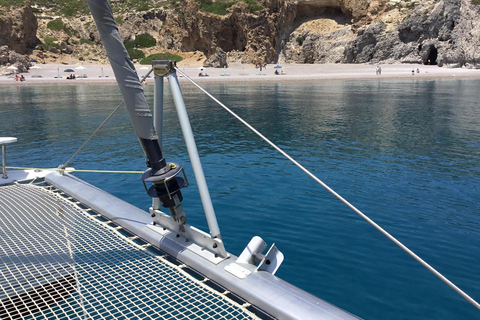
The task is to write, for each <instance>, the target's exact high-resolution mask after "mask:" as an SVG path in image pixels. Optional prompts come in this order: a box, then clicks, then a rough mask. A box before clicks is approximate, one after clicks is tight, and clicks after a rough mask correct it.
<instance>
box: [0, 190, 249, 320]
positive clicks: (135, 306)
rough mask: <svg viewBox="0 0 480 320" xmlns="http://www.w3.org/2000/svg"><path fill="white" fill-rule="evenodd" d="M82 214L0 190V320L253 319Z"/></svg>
mask: <svg viewBox="0 0 480 320" xmlns="http://www.w3.org/2000/svg"><path fill="white" fill-rule="evenodd" d="M87 210H88V209H87ZM87 210H86V209H84V208H82V207H81V206H78V205H77V204H75V203H73V202H72V201H69V200H67V199H65V197H64V196H62V195H60V194H59V193H58V192H57V191H56V190H54V189H53V188H52V187H48V186H36V185H33V184H15V185H10V186H4V187H0V236H1V237H0V318H1V319H9V318H10V319H20V318H27V319H148V318H156V319H256V316H255V315H254V314H253V313H251V312H250V311H249V310H247V309H246V307H247V306H248V304H243V305H242V304H239V303H237V302H235V301H233V300H232V299H229V298H228V297H227V296H226V295H224V294H222V293H220V292H218V291H215V290H213V289H212V288H210V287H209V286H207V285H205V284H204V283H203V282H202V280H199V279H196V278H195V277H193V276H191V275H190V274H189V273H187V272H185V271H184V270H183V269H182V266H178V265H176V264H174V263H171V262H170V261H169V260H168V259H167V258H166V257H165V256H159V255H153V254H150V253H149V252H147V251H146V250H145V246H141V245H139V244H138V243H135V242H134V241H130V240H129V239H128V237H126V236H124V235H122V234H121V233H119V232H118V231H116V229H115V228H113V227H112V226H111V225H109V224H108V222H107V223H104V222H101V221H99V220H98V219H96V218H94V217H93V216H92V215H91V214H89V213H88V212H87Z"/></svg>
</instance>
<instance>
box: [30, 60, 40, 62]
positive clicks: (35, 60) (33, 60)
mask: <svg viewBox="0 0 480 320" xmlns="http://www.w3.org/2000/svg"><path fill="white" fill-rule="evenodd" d="M30 62H38V61H37V60H35V59H30Z"/></svg>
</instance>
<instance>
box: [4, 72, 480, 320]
mask: <svg viewBox="0 0 480 320" xmlns="http://www.w3.org/2000/svg"><path fill="white" fill-rule="evenodd" d="M205 87H206V89H207V90H209V91H210V92H211V93H213V94H214V95H215V96H217V98H219V99H220V100H221V101H223V102H224V103H226V104H227V105H228V106H230V107H231V108H232V109H233V110H234V111H235V112H237V113H238V114H239V115H240V116H242V117H243V118H244V119H246V120H247V121H248V122H250V123H251V124H252V125H253V126H255V127H256V128H257V129H258V130H259V131H260V132H262V133H263V134H265V135H266V136H267V137H269V138H270V139H271V140H272V141H273V142H274V143H276V144H278V145H279V146H280V147H282V148H283V149H284V150H286V151H287V152H288V153H290V154H291V155H292V156H294V157H295V158H296V159H297V160H298V161H299V162H300V163H302V164H303V165H304V166H305V167H307V168H308V169H310V170H311V171H312V172H313V173H314V174H316V175H317V176H318V177H319V178H320V179H322V180H323V181H325V182H326V183H327V184H329V185H330V186H331V187H332V188H333V189H335V190H336V191H337V192H339V193H340V194H341V195H343V196H344V197H345V198H346V199H347V200H349V201H350V202H351V203H352V204H354V205H355V206H357V207H358V208H359V209H360V210H362V211H363V212H364V213H366V214H367V215H369V216H370V217H371V218H372V219H373V220H375V221H376V222H377V223H379V224H380V225H381V226H383V227H384V228H385V229H386V230H387V231H388V232H390V233H391V234H393V235H394V236H396V237H397V238H398V239H399V240H401V241H402V242H404V243H405V244H406V245H407V246H409V247H410V248H411V249H412V250H413V251H415V252H416V253H417V254H419V255H420V256H421V257H423V258H424V259H425V260H426V261H427V262H429V263H430V264H432V265H433V266H434V267H435V268H437V269H438V270H439V271H440V272H442V273H444V274H445V275H446V276H447V277H448V278H449V279H450V280H452V281H453V282H454V283H456V284H457V285H458V286H459V287H460V288H462V289H463V290H464V291H465V292H467V293H468V294H470V295H471V296H472V297H473V298H474V299H476V300H477V301H479V300H480V272H479V271H480V251H479V248H480V205H479V200H480V188H479V185H480V104H479V103H480V90H479V88H480V81H478V80H468V81H467V80H465V81H464V80H436V81H430V80H429V81H418V80H413V79H412V80H404V81H379V82H377V81H365V82H362V81H356V82H351V81H332V82H315V83H298V82H296V83H277V84H276V83H267V84H259V83H254V84H208V85H206V86H205ZM166 89H168V86H166ZM183 93H184V95H185V102H186V105H187V108H188V111H189V115H190V118H191V121H192V127H193V130H194V132H195V138H196V141H197V145H198V147H199V152H200V156H201V158H202V163H203V165H204V170H205V174H206V177H207V182H208V184H209V187H210V192H211V194H212V197H213V203H214V207H215V209H216V213H217V216H218V219H219V224H220V228H221V231H222V234H223V238H224V241H225V243H226V247H227V250H228V251H230V252H232V253H233V254H236V255H238V254H240V252H241V251H242V249H243V248H244V247H245V245H246V244H247V243H248V241H249V240H250V238H251V237H252V236H254V235H259V236H261V237H262V238H264V240H266V241H267V243H269V244H271V243H273V242H275V243H276V245H277V246H278V248H279V249H280V250H281V251H282V252H283V253H284V254H285V262H284V263H283V265H282V267H281V268H280V270H279V271H278V273H277V275H278V276H279V277H281V278H283V279H285V280H287V281H289V282H291V283H293V284H294V285H296V286H298V287H300V288H302V289H304V290H306V291H308V292H311V293H313V294H315V295H316V296H318V297H320V298H323V299H325V300H327V301H329V302H331V303H333V304H335V305H337V306H339V307H342V308H344V309H346V310H348V311H350V312H352V313H354V314H356V315H358V316H361V317H364V318H366V319H480V311H479V310H477V309H476V308H475V307H473V306H472V305H470V304H469V303H467V302H466V301H465V300H464V299H463V298H461V297H460V296H458V295H457V294H456V293H455V292H454V291H453V290H451V289H450V288H448V287H447V286H446V285H445V284H444V283H443V282H441V281H440V280H438V279H437V278H436V277H435V276H433V275H432V274H431V273H430V272H429V271H426V270H425V269H424V268H423V267H421V266H420V265H419V264H418V263H417V262H415V261H414V260H413V259H412V258H410V257H409V256H408V255H407V254H405V253H404V252H403V251H401V250H400V249H399V248H398V247H397V246H396V245H394V244H393V243H391V242H390V241H389V240H387V239H386V238H384V236H382V235H381V234H380V233H379V232H378V231H377V230H375V229H374V228H373V227H371V226H370V225H368V224H367V223H366V222H364V221H363V220H362V219H361V218H359V217H358V216H357V215H356V214H355V213H353V212H352V211H350V210H349V209H348V208H346V207H345V206H344V205H343V204H341V203H340V202H339V201H338V200H336V199H335V198H334V197H333V196H331V195H330V194H328V193H327V192H326V191H325V190H324V189H323V188H322V187H320V186H319V185H317V184H316V183H314V182H313V181H312V180H311V179H310V178H308V177H307V176H306V175H305V174H304V173H303V172H301V171H300V170H299V169H298V168H296V167H295V166H293V165H292V164H291V163H289V162H288V161H287V160H286V159H284V158H283V157H282V156H281V155H279V154H278V153H276V151H274V150H272V149H271V148H270V147H269V146H268V145H267V144H266V143H264V142H263V141H261V140H260V139H259V138H257V137H256V136H255V135H254V134H253V133H251V132H249V131H247V130H246V128H244V127H243V125H241V124H240V123H239V122H238V121H237V120H235V119H233V118H232V117H231V116H230V115H229V114H227V113H226V112H225V111H223V110H222V109H220V107H217V106H215V105H214V104H213V103H212V102H210V101H209V100H207V98H206V97H205V96H204V95H202V94H199V93H197V91H196V89H195V88H193V87H192V86H188V85H186V86H185V85H184V86H183ZM146 94H147V98H148V100H149V101H150V103H151V104H153V86H148V87H147V88H146ZM0 96H1V99H0V136H15V137H17V138H18V143H16V144H14V145H9V146H8V148H7V156H8V158H7V161H8V164H9V165H11V166H28V167H56V166H58V165H60V164H62V163H65V162H66V161H67V159H68V158H70V156H71V155H72V154H73V153H74V151H75V150H76V149H77V148H78V147H79V146H80V145H81V144H82V143H83V142H84V140H85V139H86V138H87V137H88V135H90V133H91V132H92V131H93V130H94V129H95V128H96V127H97V126H98V125H99V124H100V123H101V122H102V121H103V120H104V118H105V117H106V116H107V115H108V114H109V113H110V112H111V111H112V110H113V109H114V108H115V107H116V106H117V105H118V104H119V103H120V102H121V96H120V94H119V91H118V88H117V87H116V86H81V85H79V86H66V87H57V86H47V87H20V86H18V87H2V88H0ZM165 109H166V110H165V132H164V149H163V151H164V155H165V157H166V158H167V160H168V161H178V162H181V163H183V165H184V166H185V168H186V171H187V174H188V176H189V177H190V180H194V177H193V172H192V170H191V167H190V163H189V159H188V155H187V152H186V147H185V144H184V141H183V138H182V136H181V132H180V127H179V124H178V121H177V118H176V112H175V110H174V108H173V106H172V103H171V99H170V96H169V95H168V96H167V98H166V106H165ZM73 165H74V166H75V167H76V168H77V169H104V170H109V169H110V170H145V164H144V159H143V153H142V150H141V148H140V146H139V144H138V141H137V139H136V137H135V136H134V134H133V131H132V127H131V124H130V120H129V119H128V115H127V113H126V111H125V109H124V108H122V109H121V111H120V112H118V114H117V115H116V116H115V117H114V118H112V120H111V121H110V122H109V123H108V124H107V126H106V127H105V129H103V130H102V131H101V132H100V133H99V134H98V135H97V136H96V137H95V138H94V139H93V140H92V141H91V143H90V144H89V145H87V147H86V148H85V149H84V150H83V151H82V152H81V153H80V154H79V155H78V156H77V158H76V159H75V160H74V163H73ZM78 176H80V177H81V178H82V179H84V180H86V181H88V182H90V183H92V184H95V185H97V186H99V187H102V188H103V189H105V190H107V191H109V192H111V193H113V194H114V195H116V196H118V197H120V198H123V199H124V200H126V201H128V202H131V203H133V204H135V205H137V206H140V207H142V208H144V209H145V210H148V207H149V205H150V202H151V200H150V198H149V197H148V196H147V195H146V194H145V192H144V189H143V186H142V183H141V181H140V178H139V176H138V175H132V174H91V173H83V174H78ZM184 198H185V200H184V202H183V205H184V208H185V211H186V213H187V216H188V219H189V222H190V223H191V224H193V225H197V226H199V227H200V228H202V229H203V230H207V227H206V222H205V218H204V216H203V211H202V206H201V204H200V199H199V196H198V191H197V189H196V186H195V184H193V185H192V186H191V187H189V188H187V189H185V190H184Z"/></svg>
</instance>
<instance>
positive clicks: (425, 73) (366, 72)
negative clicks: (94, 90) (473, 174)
mask: <svg viewBox="0 0 480 320" xmlns="http://www.w3.org/2000/svg"><path fill="white" fill-rule="evenodd" d="M274 67H275V65H273V64H271V65H267V67H266V68H262V70H261V71H260V69H259V68H255V67H253V66H251V65H246V64H240V63H233V64H231V66H229V67H228V68H204V69H203V70H201V67H199V66H182V65H181V64H179V65H178V69H180V71H181V72H183V73H185V74H186V75H187V76H188V77H190V78H191V79H192V80H193V81H195V82H198V83H243V82H284V81H327V80H349V81H350V80H387V79H389V80H401V79H422V80H425V79H432V80H433V79H480V69H467V68H446V67H442V68H440V67H437V66H427V65H419V64H388V65H381V68H382V72H381V74H376V68H377V66H376V65H371V64H284V65H281V68H276V69H275V68H274ZM135 68H136V70H137V74H138V75H139V77H142V76H144V75H146V73H147V72H148V71H149V70H150V67H149V66H145V65H135ZM67 69H70V70H72V71H73V72H72V71H69V72H65V70H67ZM275 70H278V71H279V73H280V74H279V75H275ZM282 71H283V73H284V74H281V72H282ZM181 72H177V75H178V79H179V82H181V83H183V82H189V81H188V80H187V79H185V77H184V76H183V75H182V74H181ZM200 72H202V73H204V74H205V73H206V74H208V76H199V73H200ZM19 74H20V73H19ZM21 74H23V75H24V77H25V79H26V80H25V82H20V81H18V82H16V81H15V80H14V75H13V74H11V75H1V76H0V86H18V85H20V86H22V85H27V86H30V85H45V86H48V85H60V86H64V85H92V84H102V85H108V84H116V80H115V77H114V74H113V70H112V68H111V67H110V66H106V65H59V64H37V65H36V67H35V66H34V68H31V69H30V70H29V72H26V73H21ZM70 74H75V75H77V78H76V79H72V80H67V79H66V77H67V76H69V75H70ZM84 75H85V76H86V77H85V78H84V77H83V76H84ZM78 76H80V77H81V78H79V77H78ZM153 82H154V80H153V75H151V76H150V77H149V78H147V84H153Z"/></svg>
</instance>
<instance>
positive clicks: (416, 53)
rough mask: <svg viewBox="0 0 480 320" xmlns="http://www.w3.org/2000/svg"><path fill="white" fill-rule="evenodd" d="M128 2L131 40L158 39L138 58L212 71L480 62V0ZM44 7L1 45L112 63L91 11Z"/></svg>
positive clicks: (2, 30)
mask: <svg viewBox="0 0 480 320" xmlns="http://www.w3.org/2000/svg"><path fill="white" fill-rule="evenodd" d="M31 2H32V3H34V2H35V1H34V0H32V1H31ZM119 6H123V7H122V8H124V9H123V11H119V10H116V16H117V22H118V24H119V29H120V33H121V34H122V35H123V37H124V38H125V40H127V41H134V40H135V39H136V37H138V36H139V35H144V34H148V35H150V36H151V37H152V38H153V39H154V46H153V47H149V48H137V47H135V48H136V49H138V51H141V52H138V51H137V53H140V54H141V55H143V54H146V55H148V54H151V53H158V52H162V51H166V50H168V51H175V52H176V53H180V54H181V55H182V54H184V53H185V52H197V54H198V59H203V60H205V59H207V60H206V63H207V64H209V65H212V66H223V65H224V64H225V63H227V61H241V62H244V63H274V62H289V63H393V62H404V63H424V64H426V63H430V64H438V65H439V66H443V65H448V66H464V65H476V63H477V62H478V60H479V59H480V0H424V1H419V0H241V1H232V2H229V0H216V1H212V0H171V1H168V2H162V1H160V0H157V1H153V2H151V4H150V6H147V7H144V6H139V7H138V8H137V9H138V10H140V11H133V10H130V8H127V9H128V10H126V9H125V6H124V3H123V1H112V7H113V8H114V10H115V8H117V7H119ZM140 7H141V8H140ZM219 8H220V9H219ZM35 9H36V10H35V15H36V17H35V16H34V14H33V12H32V9H31V8H30V6H28V5H27V6H24V7H22V8H21V9H18V8H17V9H15V10H11V11H9V13H7V14H3V15H2V16H0V26H1V27H0V45H7V46H8V47H9V48H10V50H14V51H16V52H19V53H22V54H24V53H26V52H27V51H28V48H29V47H32V46H34V45H35V44H37V43H39V44H38V45H37V47H36V50H33V51H32V52H29V53H31V56H32V57H34V58H38V59H39V60H41V61H45V62H53V61H57V60H61V59H63V58H64V57H71V58H72V57H73V58H75V59H78V60H87V61H96V62H100V63H105V62H106V57H105V55H104V54H103V50H102V48H101V43H100V39H99V37H98V33H97V32H96V29H95V26H94V24H93V22H92V19H91V17H90V16H89V15H88V13H82V12H77V13H76V14H75V15H73V16H69V17H65V16H58V15H56V13H55V12H52V9H49V8H40V7H35ZM54 20H55V21H54ZM52 21H54V22H55V28H54V27H53V24H52ZM37 29H38V30H37ZM141 55H140V56H139V57H138V59H141Z"/></svg>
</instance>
